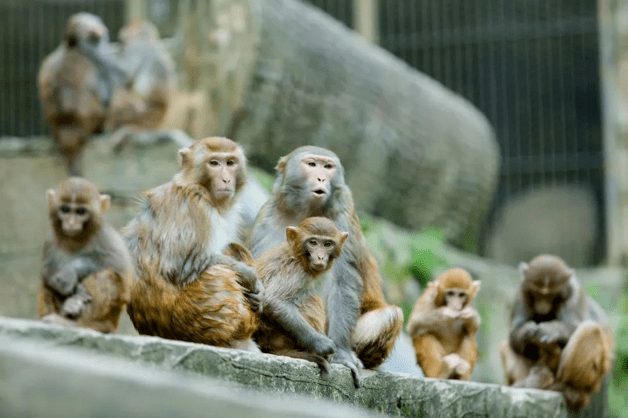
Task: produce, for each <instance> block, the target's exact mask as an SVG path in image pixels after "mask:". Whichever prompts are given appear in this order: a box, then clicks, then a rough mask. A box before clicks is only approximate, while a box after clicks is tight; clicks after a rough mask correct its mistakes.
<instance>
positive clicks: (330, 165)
mask: <svg viewBox="0 0 628 418" xmlns="http://www.w3.org/2000/svg"><path fill="white" fill-rule="evenodd" d="M325 168H326V169H327V170H331V169H332V168H334V165H333V164H325Z"/></svg>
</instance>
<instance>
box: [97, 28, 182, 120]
mask: <svg viewBox="0 0 628 418" xmlns="http://www.w3.org/2000/svg"><path fill="white" fill-rule="evenodd" d="M118 38H119V39H120V43H121V51H120V66H121V68H123V69H124V71H125V73H126V74H128V80H127V83H126V85H124V86H120V88H118V89H117V90H116V92H115V95H114V97H113V99H112V102H111V106H110V110H109V115H108V118H107V124H106V125H107V126H106V127H107V130H109V131H112V130H115V129H117V128H120V127H122V126H127V127H129V128H133V129H150V130H154V129H157V128H159V127H160V125H161V123H162V121H163V119H164V117H165V115H166V112H167V111H168V107H169V104H170V97H171V95H172V93H173V90H174V87H175V80H176V74H175V71H174V62H173V61H172V58H171V57H170V54H169V53H168V51H167V50H166V48H165V46H164V44H163V43H162V42H161V40H160V38H159V32H157V28H156V27H155V26H154V25H153V24H151V23H150V22H147V21H137V22H133V23H130V24H128V25H126V26H125V27H124V28H122V29H121V30H120V33H119V34H118Z"/></svg>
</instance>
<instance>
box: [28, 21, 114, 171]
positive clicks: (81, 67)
mask: <svg viewBox="0 0 628 418" xmlns="http://www.w3.org/2000/svg"><path fill="white" fill-rule="evenodd" d="M122 74H123V73H122V72H120V70H119V69H117V67H116V65H115V57H114V55H113V51H112V50H111V47H110V44H109V32H108V30H107V27H106V26H105V25H104V23H103V22H102V20H101V19H100V18H99V17H98V16H95V15H92V14H89V13H78V14H75V15H73V16H72V17H70V19H69V20H68V23H67V27H66V31H65V34H64V37H63V41H62V42H61V45H59V47H58V48H57V49H56V50H55V51H54V52H53V53H52V54H50V55H48V56H47V57H46V58H45V59H44V61H43V63H42V65H41V68H40V70H39V74H38V76H37V85H38V87H39V97H40V100H41V105H42V109H43V112H44V117H45V119H46V122H47V124H48V126H49V127H50V129H51V131H52V135H53V137H54V141H55V144H56V145H57V147H58V149H59V150H60V152H61V154H62V156H63V158H64V160H65V163H66V166H67V169H68V172H69V173H70V174H72V175H79V174H80V172H81V156H82V151H83V147H84V145H85V143H86V142H87V140H88V139H89V138H90V136H91V135H92V134H94V133H97V132H100V131H101V130H102V129H103V126H104V122H105V116H106V112H107V107H108V105H109V101H110V99H111V96H112V94H113V90H114V89H115V84H116V81H115V80H116V77H120V79H123V78H124V76H123V75H122Z"/></svg>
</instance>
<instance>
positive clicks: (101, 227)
mask: <svg viewBox="0 0 628 418" xmlns="http://www.w3.org/2000/svg"><path fill="white" fill-rule="evenodd" d="M47 197H48V209H49V215H50V221H51V224H52V231H53V235H52V238H51V239H50V240H48V241H47V242H46V243H45V244H44V255H43V269H42V273H41V278H42V282H41V285H40V288H39V294H38V300H37V307H38V312H39V315H40V316H41V317H43V319H44V320H45V321H47V322H52V323H57V324H61V325H66V326H79V327H86V328H92V329H95V330H97V331H101V332H113V331H115V330H116V329H117V327H118V321H119V319H120V314H121V312H122V311H123V309H124V307H125V306H126V304H127V302H128V301H129V291H130V286H131V283H132V279H133V277H132V274H133V267H132V264H131V258H130V256H129V254H128V251H127V248H126V245H125V244H124V241H123V240H122V237H121V236H120V235H119V234H118V232H117V231H116V230H115V229H114V228H113V227H112V226H111V225H109V223H108V222H107V221H106V220H105V218H104V215H105V213H106V212H107V209H108V207H109V202H110V198H109V196H107V195H100V194H99V193H98V190H97V189H96V187H94V185H92V184H91V183H90V182H88V181H87V180H84V179H81V178H78V177H73V178H69V179H67V180H64V181H63V182H61V183H60V184H59V186H58V187H57V190H56V191H55V190H48V192H47Z"/></svg>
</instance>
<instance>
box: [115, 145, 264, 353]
mask: <svg viewBox="0 0 628 418" xmlns="http://www.w3.org/2000/svg"><path fill="white" fill-rule="evenodd" d="M179 156H180V162H181V169H180V171H179V172H178V173H177V174H176V175H175V177H174V179H173V180H172V181H171V182H169V183H166V184H163V185H161V186H159V187H156V188H154V189H152V190H149V191H147V192H144V193H143V202H142V207H141V209H140V213H139V214H138V215H137V217H136V218H135V219H134V220H132V221H131V222H130V223H129V225H127V226H126V228H125V232H124V235H125V237H126V240H127V244H128V246H129V249H130V251H131V256H132V258H133V260H134V262H135V265H136V270H137V276H138V280H136V282H135V285H134V286H133V288H132V289H131V303H130V304H129V307H128V313H129V316H130V317H131V320H132V321H133V325H134V326H135V328H136V329H137V330H138V332H139V333H140V334H148V335H157V336H160V337H163V338H170V339H176V340H184V341H192V342H197V343H204V344H211V345H217V346H222V347H236V348H246V349H250V350H258V349H257V346H256V345H255V344H254V343H253V342H252V340H251V337H252V335H253V332H254V331H255V330H256V329H257V323H258V315H257V311H258V310H259V307H260V300H259V299H260V296H259V292H260V290H261V285H260V284H259V282H258V280H257V276H256V273H255V269H254V268H253V267H251V266H250V265H249V264H247V263H246V262H243V261H241V260H239V259H237V258H234V257H233V256H232V255H226V254H223V251H225V250H226V249H227V245H228V244H229V243H230V242H232V241H236V240H237V235H238V224H239V211H238V207H237V206H238V199H239V196H240V192H241V190H242V187H243V186H244V184H245V181H246V159H245V158H244V153H243V152H242V149H241V148H240V147H239V146H238V145H237V144H236V143H235V142H233V141H231V140H229V139H227V138H219V137H211V138H205V139H202V140H199V141H196V142H195V143H193V144H192V145H191V146H190V147H189V148H186V149H183V150H181V151H180V152H179Z"/></svg>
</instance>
